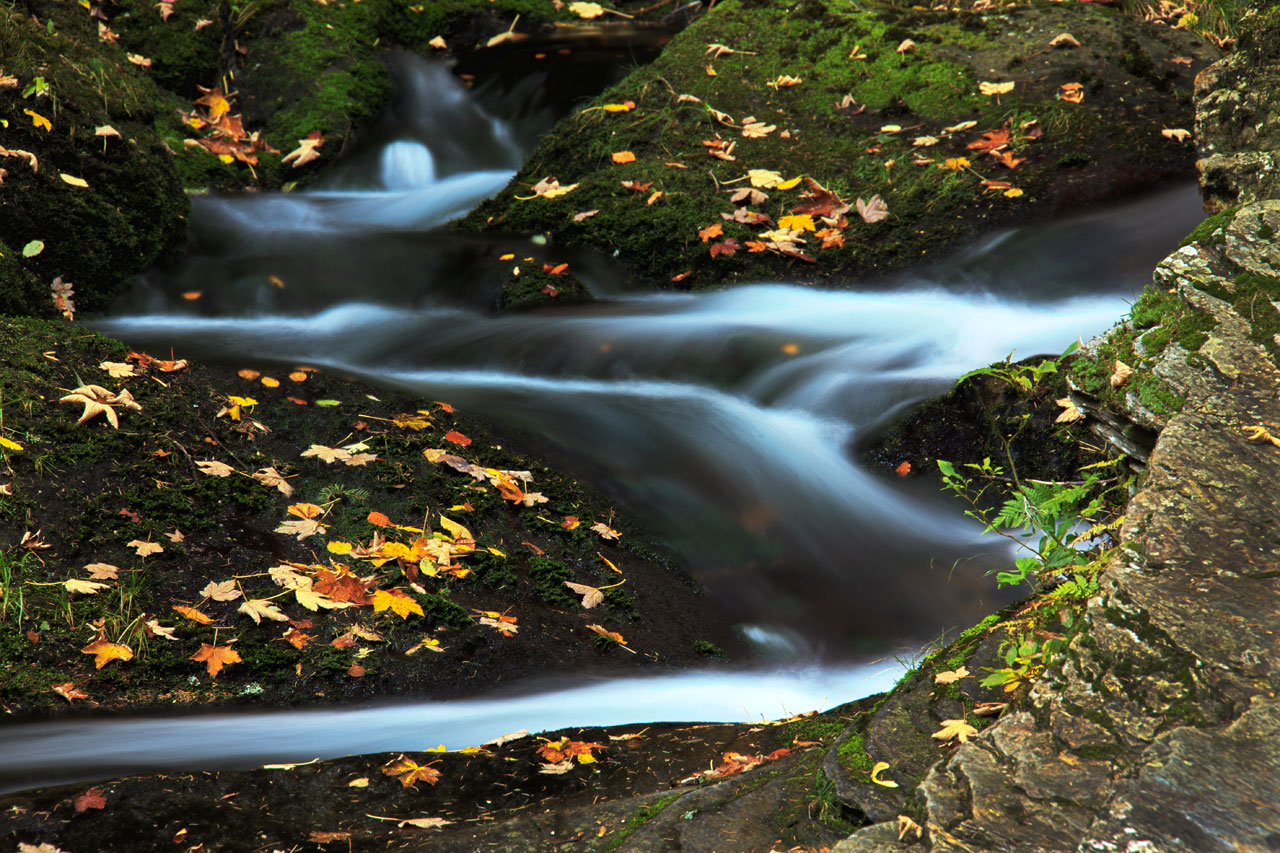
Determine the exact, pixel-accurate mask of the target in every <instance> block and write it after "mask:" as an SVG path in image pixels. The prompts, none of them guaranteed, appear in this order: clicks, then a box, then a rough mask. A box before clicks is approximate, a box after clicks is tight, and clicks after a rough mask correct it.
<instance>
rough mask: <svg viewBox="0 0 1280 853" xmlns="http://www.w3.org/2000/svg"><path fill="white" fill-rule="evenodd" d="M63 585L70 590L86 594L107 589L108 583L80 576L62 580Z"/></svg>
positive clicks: (93, 593)
mask: <svg viewBox="0 0 1280 853" xmlns="http://www.w3.org/2000/svg"><path fill="white" fill-rule="evenodd" d="M62 585H63V586H64V587H65V588H66V590H67V591H68V592H82V593H85V594H86V595H96V594H98V593H99V592H102V591H103V590H104V589H107V584H105V583H97V582H96V581H87V580H81V579H80V578H70V579H69V580H65V581H63V582H62Z"/></svg>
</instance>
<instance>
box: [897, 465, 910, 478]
mask: <svg viewBox="0 0 1280 853" xmlns="http://www.w3.org/2000/svg"><path fill="white" fill-rule="evenodd" d="M893 470H894V471H895V472H896V473H897V475H898V476H899V477H905V476H907V475H908V474H910V473H911V463H910V462H903V463H902V464H901V465H899V466H898V467H897V468H894V469H893Z"/></svg>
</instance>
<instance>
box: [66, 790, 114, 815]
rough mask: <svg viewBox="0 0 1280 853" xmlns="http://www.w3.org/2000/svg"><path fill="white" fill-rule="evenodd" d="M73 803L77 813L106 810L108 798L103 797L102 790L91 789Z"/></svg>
mask: <svg viewBox="0 0 1280 853" xmlns="http://www.w3.org/2000/svg"><path fill="white" fill-rule="evenodd" d="M73 802H74V803H75V807H76V812H77V813H78V812H83V811H87V810H89V809H105V808H106V807H107V798H106V797H104V796H102V789H101V788H90V789H89V790H87V791H85V792H84V793H83V794H81V795H80V796H78V797H76V798H75V800H74V801H73Z"/></svg>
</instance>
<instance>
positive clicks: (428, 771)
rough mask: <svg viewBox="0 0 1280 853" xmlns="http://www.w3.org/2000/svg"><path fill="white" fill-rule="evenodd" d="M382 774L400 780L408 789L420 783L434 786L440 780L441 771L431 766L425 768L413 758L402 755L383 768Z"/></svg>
mask: <svg viewBox="0 0 1280 853" xmlns="http://www.w3.org/2000/svg"><path fill="white" fill-rule="evenodd" d="M382 772H383V773H384V774H386V775H387V776H395V777H397V778H399V780H400V784H401V785H403V786H405V787H406V788H408V787H410V786H411V785H415V784H417V783H418V782H426V783H427V784H428V785H434V784H435V783H436V782H438V781H439V780H440V771H439V770H436V769H435V768H433V767H430V766H425V767H424V766H423V765H421V764H419V763H418V762H416V761H414V760H413V759H412V758H407V757H405V756H404V755H401V756H400V757H399V758H397V759H395V760H393V761H391V762H388V763H387V764H386V765H384V766H383V768H382Z"/></svg>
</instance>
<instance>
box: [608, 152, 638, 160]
mask: <svg viewBox="0 0 1280 853" xmlns="http://www.w3.org/2000/svg"><path fill="white" fill-rule="evenodd" d="M609 156H610V158H611V159H612V160H613V162H615V163H634V162H635V161H636V155H634V154H632V153H631V152H630V151H615V152H613V153H612V154H610V155H609Z"/></svg>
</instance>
